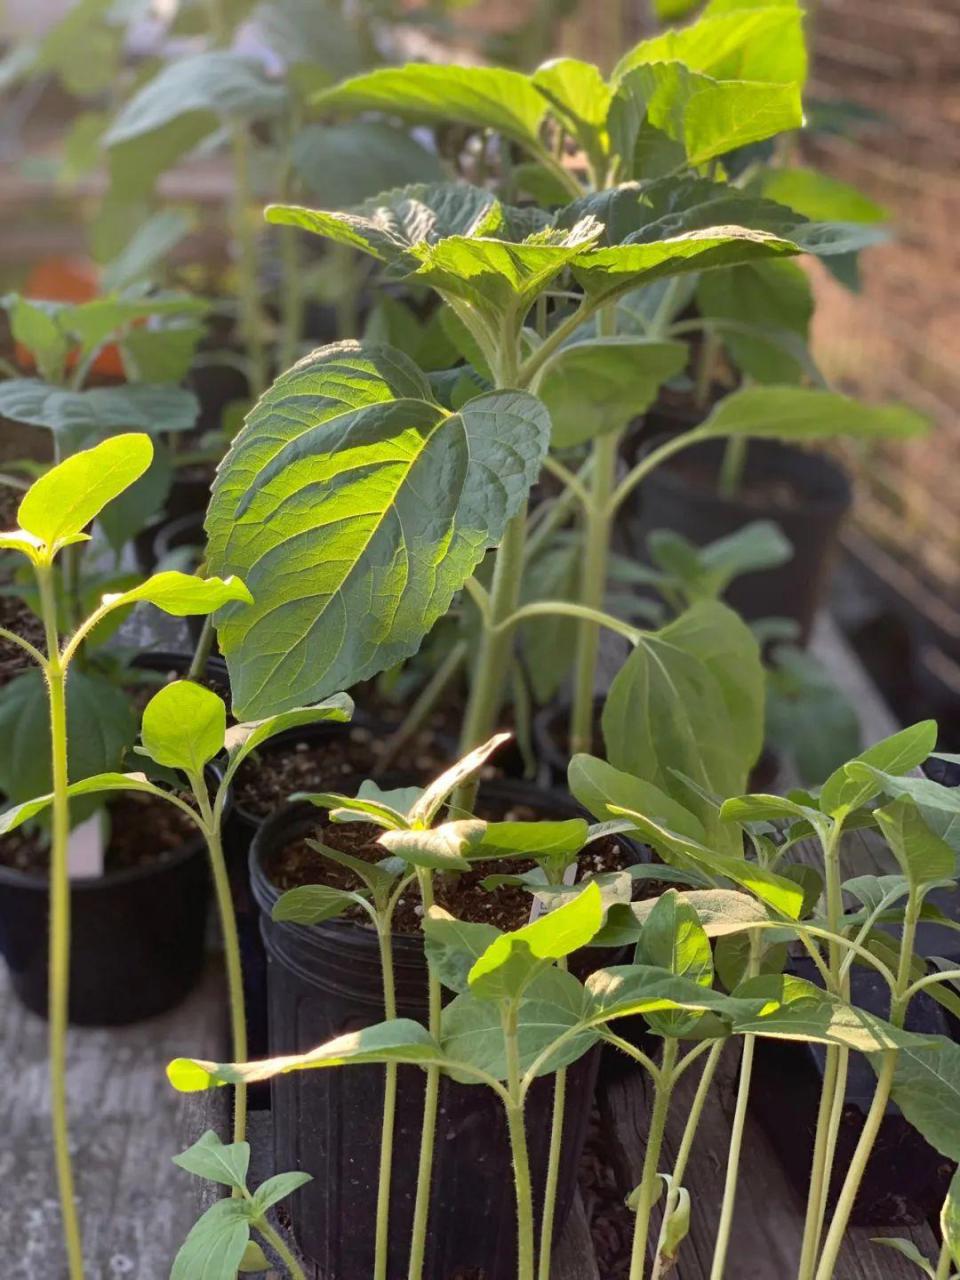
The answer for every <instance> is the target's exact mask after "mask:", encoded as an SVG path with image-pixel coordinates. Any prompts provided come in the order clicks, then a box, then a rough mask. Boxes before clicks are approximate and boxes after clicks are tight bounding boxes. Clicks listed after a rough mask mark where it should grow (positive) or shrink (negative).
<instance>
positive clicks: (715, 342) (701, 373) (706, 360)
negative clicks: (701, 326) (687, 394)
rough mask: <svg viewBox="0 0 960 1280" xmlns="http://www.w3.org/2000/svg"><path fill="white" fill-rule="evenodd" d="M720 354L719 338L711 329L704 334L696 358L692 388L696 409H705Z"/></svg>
mask: <svg viewBox="0 0 960 1280" xmlns="http://www.w3.org/2000/svg"><path fill="white" fill-rule="evenodd" d="M719 354H720V339H719V338H718V337H717V335H716V334H715V333H714V332H713V331H712V330H708V331H707V333H706V334H704V338H703V344H702V345H701V347H700V353H699V357H698V359H697V373H696V383H695V388H694V397H693V401H694V404H695V405H696V406H697V408H698V409H705V408H706V407H707V401H708V400H709V398H710V387H711V385H712V383H713V371H714V369H715V368H716V364H717V356H718V355H719Z"/></svg>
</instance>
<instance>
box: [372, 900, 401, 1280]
mask: <svg viewBox="0 0 960 1280" xmlns="http://www.w3.org/2000/svg"><path fill="white" fill-rule="evenodd" d="M377 937H378V939H379V943H380V969H381V973H382V976H383V1012H384V1017H385V1018H386V1019H387V1021H388V1022H392V1021H393V1019H394V1018H395V1017H396V1016H397V995H396V985H395V983H394V979H393V940H392V937H391V932H390V922H389V921H387V922H386V925H385V926H384V925H383V924H380V925H378V928H377ZM396 1112H397V1064H396V1063H395V1062H388V1063H387V1065H386V1068H385V1071H384V1083H383V1133H382V1135H381V1138H380V1178H379V1184H378V1187H377V1240H376V1252H375V1261H374V1271H373V1275H374V1280H386V1278H387V1260H388V1251H389V1245H390V1180H391V1177H392V1174H393V1130H394V1123H395V1120H396Z"/></svg>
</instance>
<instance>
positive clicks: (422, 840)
mask: <svg viewBox="0 0 960 1280" xmlns="http://www.w3.org/2000/svg"><path fill="white" fill-rule="evenodd" d="M485 826H486V823H484V822H481V821H480V820H479V819H477V818H472V819H467V820H465V821H462V822H444V823H441V825H440V826H438V827H432V828H431V829H430V830H424V829H423V828H413V829H411V830H409V831H384V832H383V833H382V835H380V836H379V837H378V841H377V843H378V844H382V845H383V847H384V848H385V849H388V850H389V851H390V853H392V854H393V856H394V857H395V858H401V859H402V860H403V861H404V862H407V863H409V864H410V865H411V866H414V867H429V868H432V869H433V870H436V871H467V870H469V867H470V863H469V862H468V861H467V859H466V857H465V854H466V852H467V850H468V849H469V848H470V845H471V842H472V841H473V840H474V839H476V837H477V835H478V834H479V833H481V832H482V831H483V829H484V827H485Z"/></svg>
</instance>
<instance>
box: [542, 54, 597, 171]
mask: <svg viewBox="0 0 960 1280" xmlns="http://www.w3.org/2000/svg"><path fill="white" fill-rule="evenodd" d="M533 84H534V85H535V87H536V88H537V89H539V90H540V92H541V93H542V94H543V95H544V97H545V98H547V99H548V100H549V102H550V105H551V107H552V108H553V111H554V113H555V114H556V115H557V116H558V117H559V119H560V120H561V121H562V122H563V124H564V126H565V127H566V128H567V129H568V130H569V132H570V134H571V135H572V137H573V138H575V139H576V141H577V142H578V143H579V144H580V146H581V147H582V148H583V150H584V151H585V152H586V154H587V155H588V156H589V157H590V161H591V163H592V164H593V166H594V169H595V172H596V173H597V175H598V180H602V177H603V165H604V159H605V157H606V154H607V151H608V150H609V137H608V135H607V115H608V113H609V111H610V102H611V99H612V97H613V94H612V92H611V90H610V87H609V86H608V85H607V83H606V81H605V80H604V78H603V76H602V75H601V74H600V71H599V70H598V68H597V67H595V66H594V65H593V63H592V62H582V61H580V59H579V58H552V59H551V60H550V61H549V62H544V63H543V64H542V65H541V66H539V67H538V68H537V70H536V71H535V72H534V74H533Z"/></svg>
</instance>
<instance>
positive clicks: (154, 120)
mask: <svg viewBox="0 0 960 1280" xmlns="http://www.w3.org/2000/svg"><path fill="white" fill-rule="evenodd" d="M286 100H287V94H286V91H285V90H284V89H283V88H282V87H281V86H280V85H277V84H273V83H271V82H270V81H269V80H268V79H267V78H266V76H265V75H264V74H263V71H262V70H261V69H260V67H259V64H258V63H256V62H254V61H252V60H251V59H248V58H244V57H241V56H240V55H239V54H235V53H230V52H228V51H226V50H211V51H209V52H206V53H197V54H189V55H187V56H186V57H179V58H176V59H175V60H174V61H172V62H168V63H167V64H166V66H164V67H163V68H162V69H161V70H160V71H159V72H158V73H157V74H156V75H155V76H153V77H151V79H149V80H147V81H146V83H145V84H144V85H143V86H142V88H140V89H139V90H138V91H137V92H136V93H135V94H134V95H133V97H132V98H130V99H129V101H128V102H127V103H126V104H125V105H124V106H123V107H122V108H121V110H120V112H119V114H118V115H117V117H116V118H115V119H114V122H113V124H112V125H111V126H110V128H109V129H108V131H107V133H106V135H105V138H104V142H105V144H106V146H107V147H108V148H109V149H110V151H111V156H110V163H111V171H112V173H113V175H114V181H115V184H116V185H118V186H119V187H120V188H121V189H122V190H124V191H126V192H128V193H131V192H138V191H140V190H143V189H144V188H146V189H148V190H149V188H150V187H152V186H153V183H154V182H155V180H156V177H157V176H158V175H159V174H160V173H163V172H164V171H165V170H166V169H167V168H168V167H169V166H170V165H171V164H172V163H173V162H174V161H175V160H178V159H179V158H180V157H181V156H182V155H185V154H186V153H187V152H188V151H191V150H192V149H193V148H194V147H195V146H196V145H197V143H199V142H200V141H201V140H202V139H203V138H205V137H207V135H208V134H211V133H213V131H214V130H215V129H216V128H217V127H218V126H219V125H220V124H221V123H222V122H223V121H224V120H227V119H234V120H262V119H269V118H271V117H273V116H276V115H278V114H279V113H280V112H281V111H282V110H283V108H284V105H285V103H286ZM147 160H149V163H147Z"/></svg>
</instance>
